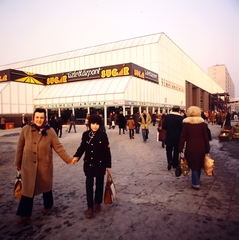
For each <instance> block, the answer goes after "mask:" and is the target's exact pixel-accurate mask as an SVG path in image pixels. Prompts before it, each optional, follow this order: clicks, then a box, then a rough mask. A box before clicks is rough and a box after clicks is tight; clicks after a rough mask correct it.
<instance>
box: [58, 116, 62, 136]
mask: <svg viewBox="0 0 239 240" xmlns="http://www.w3.org/2000/svg"><path fill="white" fill-rule="evenodd" d="M63 123H64V122H63V120H62V117H59V118H58V121H57V136H59V134H60V136H59V138H61V136H62V126H63Z"/></svg>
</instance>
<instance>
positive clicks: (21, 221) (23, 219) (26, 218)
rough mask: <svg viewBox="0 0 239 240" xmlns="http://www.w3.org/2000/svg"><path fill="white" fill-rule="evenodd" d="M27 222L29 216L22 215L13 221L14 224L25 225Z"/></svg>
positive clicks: (28, 221)
mask: <svg viewBox="0 0 239 240" xmlns="http://www.w3.org/2000/svg"><path fill="white" fill-rule="evenodd" d="M29 223H30V217H25V216H22V217H20V218H19V219H18V220H17V221H16V222H14V225H25V224H29Z"/></svg>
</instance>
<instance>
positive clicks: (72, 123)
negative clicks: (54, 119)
mask: <svg viewBox="0 0 239 240" xmlns="http://www.w3.org/2000/svg"><path fill="white" fill-rule="evenodd" d="M72 126H73V127H74V130H75V133H76V124H75V122H71V124H70V128H69V131H68V132H70V131H71V128H72Z"/></svg>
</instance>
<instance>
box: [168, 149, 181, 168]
mask: <svg viewBox="0 0 239 240" xmlns="http://www.w3.org/2000/svg"><path fill="white" fill-rule="evenodd" d="M166 154H167V161H168V164H170V165H173V167H174V168H176V167H177V166H178V158H179V150H178V146H168V145H167V146H166Z"/></svg>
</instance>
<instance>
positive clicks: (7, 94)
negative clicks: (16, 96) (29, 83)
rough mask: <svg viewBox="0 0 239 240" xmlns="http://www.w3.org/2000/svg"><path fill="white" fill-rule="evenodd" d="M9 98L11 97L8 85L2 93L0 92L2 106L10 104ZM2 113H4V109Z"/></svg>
mask: <svg viewBox="0 0 239 240" xmlns="http://www.w3.org/2000/svg"><path fill="white" fill-rule="evenodd" d="M10 96H11V91H10V85H8V86H6V87H5V88H4V91H3V92H2V102H3V103H4V104H6V103H7V104H10V103H11V98H10ZM4 111H5V109H4Z"/></svg>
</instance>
